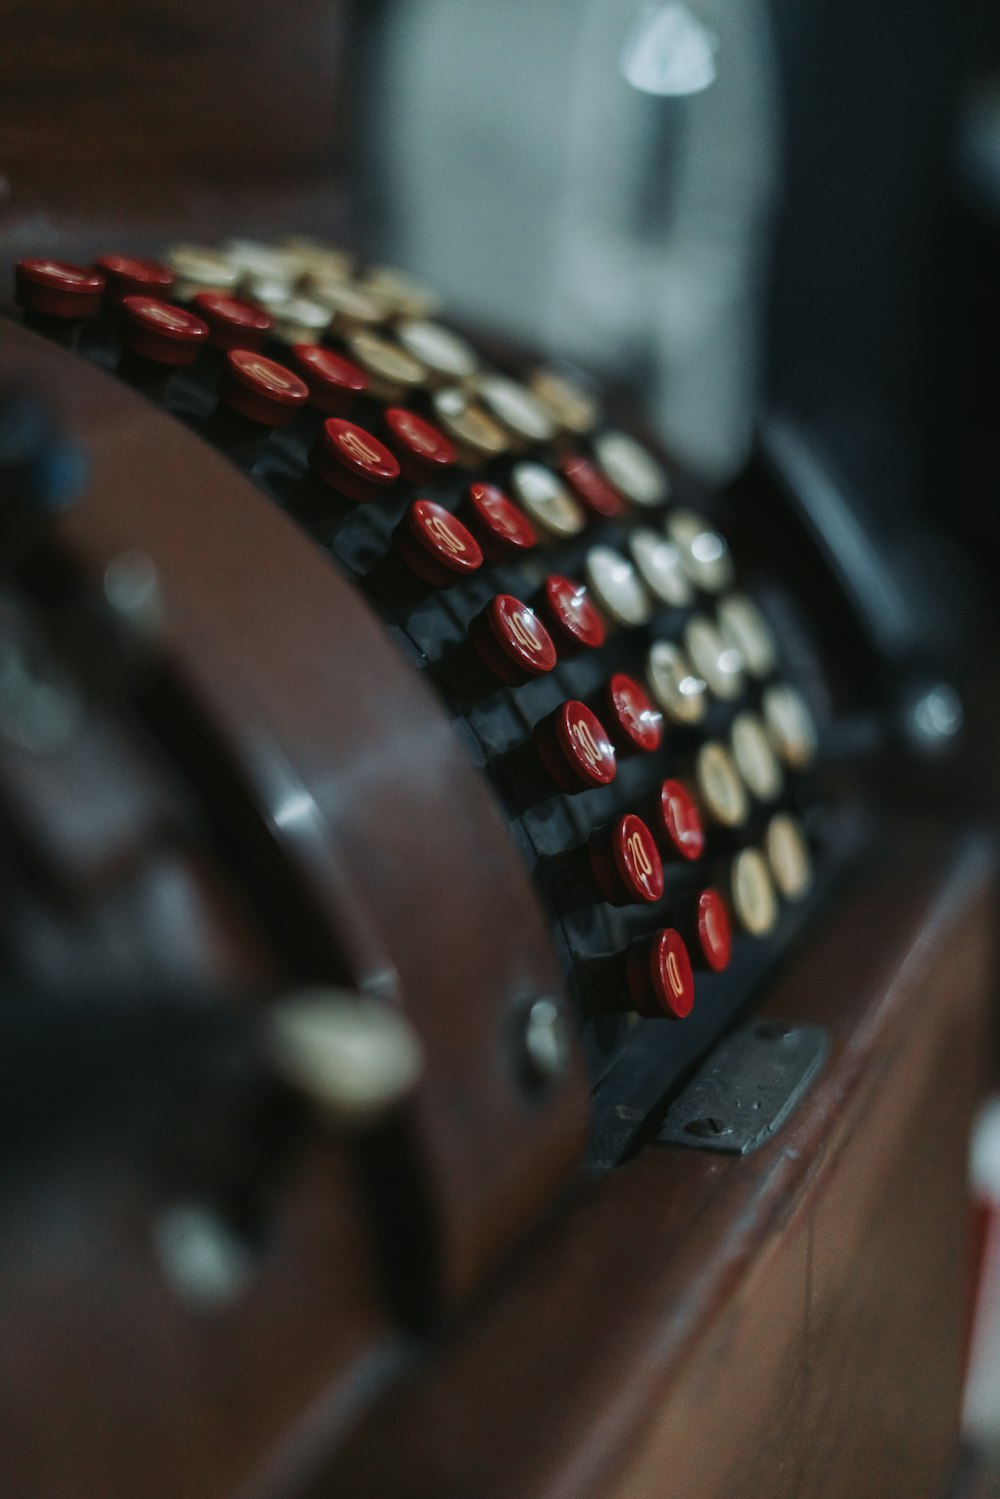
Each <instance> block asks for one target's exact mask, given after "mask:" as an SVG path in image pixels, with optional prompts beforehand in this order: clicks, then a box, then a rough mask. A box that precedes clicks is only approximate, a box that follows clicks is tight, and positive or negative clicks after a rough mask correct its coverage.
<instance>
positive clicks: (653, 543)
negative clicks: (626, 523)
mask: <svg viewBox="0 0 1000 1499" xmlns="http://www.w3.org/2000/svg"><path fill="white" fill-rule="evenodd" d="M628 547H629V552H630V553H631V556H632V561H633V562H634V563H635V566H636V571H637V572H638V574H639V576H640V578H641V579H642V581H643V582H644V583H645V585H646V587H647V588H648V589H649V592H650V593H651V594H652V596H653V598H654V599H656V600H657V601H658V602H659V603H661V604H669V606H670V607H671V608H672V609H686V608H687V607H688V605H689V604H690V603H691V601H692V599H693V598H694V589H693V588H692V587H691V583H690V580H689V579H688V576H687V574H686V573H685V571H684V568H683V566H682V565H681V557H680V553H679V552H678V550H677V548H676V547H675V546H674V544H673V542H672V541H667V540H666V538H665V537H663V536H660V535H659V533H658V532H657V531H651V530H650V529H649V528H648V527H645V526H643V527H640V528H639V529H638V530H635V531H632V532H631V534H630V536H629V542H628Z"/></svg>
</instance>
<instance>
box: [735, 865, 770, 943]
mask: <svg viewBox="0 0 1000 1499" xmlns="http://www.w3.org/2000/svg"><path fill="white" fill-rule="evenodd" d="M729 892H730V897H731V899H732V904H733V912H734V914H735V916H736V919H737V921H738V922H739V924H740V926H741V927H742V928H743V930H744V931H745V932H749V933H750V935H751V936H752V937H766V936H767V934H768V932H770V931H773V929H774V926H775V923H776V922H777V920H778V898H777V896H776V895H775V893H774V885H773V884H772V882H771V875H770V872H769V870H768V867H767V861H766V859H765V858H764V855H763V854H762V853H761V851H760V849H758V848H743V849H741V850H740V852H739V853H738V854H737V855H736V857H735V859H734V860H733V862H732V864H731V866H730V870H729Z"/></svg>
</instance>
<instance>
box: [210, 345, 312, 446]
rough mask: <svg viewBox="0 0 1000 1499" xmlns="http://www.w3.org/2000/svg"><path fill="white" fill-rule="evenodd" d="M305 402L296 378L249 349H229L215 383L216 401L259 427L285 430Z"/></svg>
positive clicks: (303, 386)
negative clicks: (219, 377) (217, 384)
mask: <svg viewBox="0 0 1000 1499" xmlns="http://www.w3.org/2000/svg"><path fill="white" fill-rule="evenodd" d="M308 399H309V387H308V386H307V385H306V382H305V381H304V380H300V379H299V377H298V375H293V374H292V372H291V370H286V369H285V367H284V366H283V365H280V364H276V363H275V361H274V360H273V359H265V358H264V356H263V354H258V353H257V352H256V351H255V350H253V349H231V350H230V352H229V353H228V354H227V355H226V363H225V368H224V369H223V372H222V378H221V380H220V381H219V400H220V401H222V402H223V404H224V405H226V406H228V407H229V408H230V410H231V411H237V412H239V414H240V416H245V417H246V418H247V420H248V421H251V422H258V423H259V424H260V426H262V427H287V426H288V423H289V422H290V421H291V419H292V417H293V416H294V415H295V413H296V411H298V410H299V409H300V408H301V407H302V406H304V405H305V404H306V402H307V401H308Z"/></svg>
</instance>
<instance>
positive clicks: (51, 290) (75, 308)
mask: <svg viewBox="0 0 1000 1499" xmlns="http://www.w3.org/2000/svg"><path fill="white" fill-rule="evenodd" d="M14 279H15V292H14V295H15V298H16V300H17V302H18V304H19V305H20V306H21V307H23V308H24V310H25V312H37V313H41V314H42V316H43V317H54V318H66V319H67V320H69V321H73V320H75V319H77V318H88V317H93V315H94V313H95V312H96V311H97V309H98V307H99V306H100V302H101V294H102V293H103V291H104V277H103V276H100V275H98V273H97V272H96V271H92V270H89V269H88V267H87V266H83V265H71V264H70V263H69V262H68V261H65V260H41V259H29V260H19V261H18V262H17V266H16V268H15V272H14Z"/></svg>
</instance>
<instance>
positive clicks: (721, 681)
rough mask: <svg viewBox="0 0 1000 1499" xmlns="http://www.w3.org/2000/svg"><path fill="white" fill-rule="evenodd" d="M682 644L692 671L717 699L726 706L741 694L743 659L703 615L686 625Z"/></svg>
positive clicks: (696, 616) (697, 616)
mask: <svg viewBox="0 0 1000 1499" xmlns="http://www.w3.org/2000/svg"><path fill="white" fill-rule="evenodd" d="M684 644H685V646H686V647H687V653H688V655H689V656H690V657H691V660H692V662H693V664H694V669H695V671H696V672H698V674H699V676H702V677H704V678H705V681H706V682H707V683H708V686H709V690H710V691H712V692H714V693H715V695H716V697H720V698H722V700H723V701H724V702H727V703H729V702H732V701H733V700H734V699H735V698H738V697H739V695H740V693H741V692H742V691H743V657H742V656H741V655H740V653H739V651H737V650H734V648H733V647H732V646H731V645H727V644H726V642H725V641H724V640H723V638H722V636H721V634H720V633H719V631H718V630H717V629H716V628H715V626H714V625H713V623H712V621H711V620H710V619H708V618H706V616H705V615H704V614H696V615H695V617H694V619H692V620H690V621H689V622H688V625H687V627H686V629H685V631H684Z"/></svg>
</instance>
